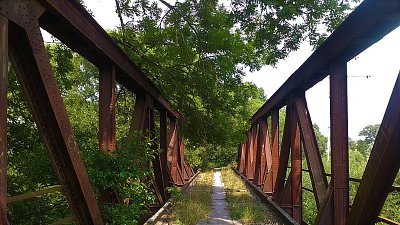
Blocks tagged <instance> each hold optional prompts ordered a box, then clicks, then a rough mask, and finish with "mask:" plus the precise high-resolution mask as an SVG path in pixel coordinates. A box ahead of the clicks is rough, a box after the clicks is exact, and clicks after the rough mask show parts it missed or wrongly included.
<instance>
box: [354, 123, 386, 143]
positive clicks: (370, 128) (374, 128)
mask: <svg viewBox="0 0 400 225" xmlns="http://www.w3.org/2000/svg"><path fill="white" fill-rule="evenodd" d="M380 126H381V125H380V124H374V125H367V126H366V127H364V128H363V129H362V130H361V131H360V133H359V134H358V135H359V136H363V137H365V138H364V141H365V143H366V144H367V145H373V144H374V142H375V137H376V135H377V134H378V131H379V127H380Z"/></svg>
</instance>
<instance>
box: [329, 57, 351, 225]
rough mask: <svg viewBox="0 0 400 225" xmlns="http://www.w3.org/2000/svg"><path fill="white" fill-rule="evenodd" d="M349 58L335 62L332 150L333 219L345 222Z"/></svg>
mask: <svg viewBox="0 0 400 225" xmlns="http://www.w3.org/2000/svg"><path fill="white" fill-rule="evenodd" d="M346 66H347V65H346V62H336V63H334V64H332V65H331V68H330V69H331V75H330V100H331V102H330V105H331V107H330V108H331V123H330V125H331V153H332V162H331V164H332V166H331V168H332V169H331V170H332V182H333V183H332V184H333V185H332V190H333V201H332V202H333V220H334V221H333V222H334V224H335V225H343V224H345V221H346V217H347V214H348V210H349V155H348V154H349V152H348V124H347V123H348V122H347V120H348V116H347V68H346Z"/></svg>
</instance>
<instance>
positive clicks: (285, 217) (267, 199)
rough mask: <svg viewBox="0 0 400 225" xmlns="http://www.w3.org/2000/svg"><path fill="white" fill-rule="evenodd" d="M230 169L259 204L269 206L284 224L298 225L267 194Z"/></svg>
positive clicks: (238, 172)
mask: <svg viewBox="0 0 400 225" xmlns="http://www.w3.org/2000/svg"><path fill="white" fill-rule="evenodd" d="M232 169H233V171H235V172H236V174H238V175H239V176H240V178H241V179H242V180H244V182H245V184H246V186H247V187H248V188H249V189H250V191H251V192H252V193H253V194H255V195H256V196H257V197H258V198H259V199H260V200H261V202H263V203H264V204H266V205H268V206H271V207H270V209H272V210H273V211H274V212H275V213H276V214H277V215H279V218H280V219H282V220H283V223H284V224H298V223H297V222H296V221H294V220H293V218H291V217H290V216H289V215H288V214H287V213H286V212H285V211H284V210H282V208H281V207H279V206H278V205H277V204H276V203H275V202H274V201H272V200H271V198H270V197H269V196H268V195H267V194H265V193H264V191H262V190H261V189H260V188H259V187H258V186H256V185H254V184H253V183H252V182H251V181H250V180H248V179H247V178H246V176H244V175H243V174H242V173H240V171H238V170H237V169H235V168H234V167H233V168H232Z"/></svg>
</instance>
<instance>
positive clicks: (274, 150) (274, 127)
mask: <svg viewBox="0 0 400 225" xmlns="http://www.w3.org/2000/svg"><path fill="white" fill-rule="evenodd" d="M271 135H272V136H271V142H272V143H271V158H272V162H271V163H272V165H271V166H272V168H271V169H272V171H271V172H272V192H275V184H276V178H277V175H278V168H279V109H276V110H274V111H272V113H271ZM268 173H269V171H268Z"/></svg>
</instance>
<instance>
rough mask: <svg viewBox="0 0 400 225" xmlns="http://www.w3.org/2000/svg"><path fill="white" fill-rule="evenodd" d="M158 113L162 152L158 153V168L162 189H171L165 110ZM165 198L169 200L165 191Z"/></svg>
mask: <svg viewBox="0 0 400 225" xmlns="http://www.w3.org/2000/svg"><path fill="white" fill-rule="evenodd" d="M159 112H160V148H161V150H162V152H161V153H160V155H159V157H160V166H161V169H162V170H161V175H162V178H163V180H162V181H163V184H164V188H167V187H171V186H172V182H170V181H171V176H170V174H169V173H168V127H167V112H166V111H165V110H159ZM156 179H157V178H156ZM165 194H166V197H167V198H169V197H170V195H169V193H168V192H167V191H165Z"/></svg>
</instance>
